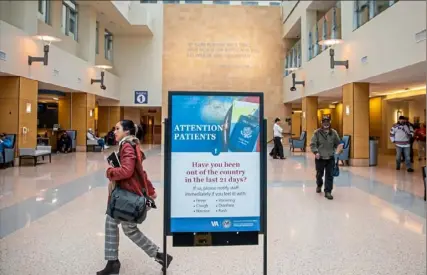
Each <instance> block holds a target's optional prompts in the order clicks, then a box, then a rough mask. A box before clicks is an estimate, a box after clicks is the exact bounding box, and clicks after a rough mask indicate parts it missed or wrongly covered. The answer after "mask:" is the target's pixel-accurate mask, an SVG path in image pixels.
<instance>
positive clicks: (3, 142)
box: [0, 133, 13, 165]
mask: <svg viewBox="0 0 427 275" xmlns="http://www.w3.org/2000/svg"><path fill="white" fill-rule="evenodd" d="M12 145H13V144H12V141H11V140H10V139H9V138H8V137H7V136H6V134H5V133H2V134H0V163H2V162H3V161H4V159H5V157H4V149H5V148H12ZM0 165H3V164H0Z"/></svg>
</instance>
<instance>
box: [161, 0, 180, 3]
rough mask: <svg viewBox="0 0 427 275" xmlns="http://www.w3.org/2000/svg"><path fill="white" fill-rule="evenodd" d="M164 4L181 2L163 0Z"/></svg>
mask: <svg viewBox="0 0 427 275" xmlns="http://www.w3.org/2000/svg"><path fill="white" fill-rule="evenodd" d="M163 4H179V0H175V1H174V0H170V1H166V0H165V1H163Z"/></svg>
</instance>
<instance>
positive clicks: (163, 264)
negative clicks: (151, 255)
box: [155, 252, 173, 271]
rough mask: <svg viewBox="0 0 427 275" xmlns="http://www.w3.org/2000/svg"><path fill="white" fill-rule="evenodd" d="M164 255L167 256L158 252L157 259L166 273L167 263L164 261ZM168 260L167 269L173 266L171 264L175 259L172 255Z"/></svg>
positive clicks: (167, 257) (168, 256)
mask: <svg viewBox="0 0 427 275" xmlns="http://www.w3.org/2000/svg"><path fill="white" fill-rule="evenodd" d="M164 255H165V254H164V253H160V252H157V255H156V257H155V260H156V262H158V263H159V264H161V265H162V267H163V268H162V271H165V262H164V260H163V259H164ZM166 260H167V265H166V268H167V267H169V265H170V264H171V262H172V260H173V257H172V256H171V255H169V254H167V256H166Z"/></svg>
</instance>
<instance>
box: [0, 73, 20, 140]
mask: <svg viewBox="0 0 427 275" xmlns="http://www.w3.org/2000/svg"><path fill="white" fill-rule="evenodd" d="M0 118H1V119H0V132H1V133H8V134H9V133H10V134H17V133H18V118H19V77H16V76H1V77H0Z"/></svg>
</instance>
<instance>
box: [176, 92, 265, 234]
mask: <svg viewBox="0 0 427 275" xmlns="http://www.w3.org/2000/svg"><path fill="white" fill-rule="evenodd" d="M226 94H229V95H226ZM261 97H262V94H261V95H260V94H251V93H245V96H242V93H238V95H236V93H218V95H215V93H209V95H204V94H203V93H200V94H198V93H197V92H192V93H191V94H189V93H185V94H179V93H177V94H174V93H172V94H171V95H170V97H169V98H170V102H169V104H170V109H169V110H170V113H169V119H170V140H171V141H170V148H171V164H170V169H171V175H170V181H171V183H170V188H171V192H170V196H171V220H170V229H171V232H237V231H260V212H261V206H260V192H261V166H260V165H261V156H260V136H261V122H262V121H263V114H262V108H261V104H262V99H261Z"/></svg>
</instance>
